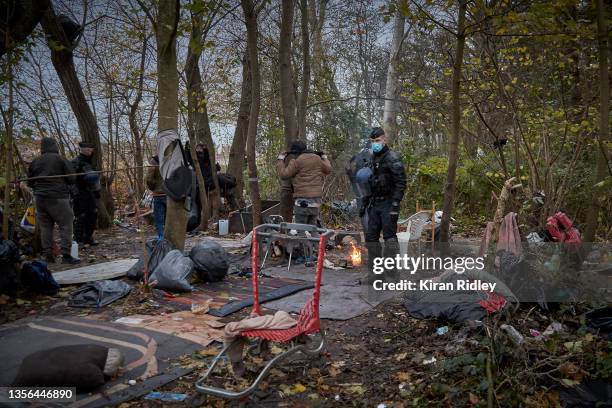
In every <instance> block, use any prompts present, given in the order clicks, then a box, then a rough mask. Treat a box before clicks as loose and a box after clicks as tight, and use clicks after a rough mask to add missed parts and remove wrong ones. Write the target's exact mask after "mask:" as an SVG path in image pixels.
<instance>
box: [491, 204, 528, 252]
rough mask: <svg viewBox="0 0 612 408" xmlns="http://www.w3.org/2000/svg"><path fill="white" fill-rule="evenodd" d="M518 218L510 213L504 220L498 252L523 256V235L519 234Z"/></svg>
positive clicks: (500, 230) (499, 237)
mask: <svg viewBox="0 0 612 408" xmlns="http://www.w3.org/2000/svg"><path fill="white" fill-rule="evenodd" d="M516 217H517V215H516V213H514V212H509V213H508V214H506V216H505V217H504V219H503V220H502V222H501V225H500V227H499V236H498V240H497V248H496V249H497V251H496V252H499V251H509V252H512V253H513V254H515V255H521V254H522V253H523V247H522V246H521V233H520V232H519V228H518V224H517V222H516Z"/></svg>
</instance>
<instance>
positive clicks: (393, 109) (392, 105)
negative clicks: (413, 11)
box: [383, 10, 405, 145]
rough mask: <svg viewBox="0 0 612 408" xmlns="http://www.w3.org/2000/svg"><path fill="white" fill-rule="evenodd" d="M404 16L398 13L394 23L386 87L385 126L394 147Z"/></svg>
mask: <svg viewBox="0 0 612 408" xmlns="http://www.w3.org/2000/svg"><path fill="white" fill-rule="evenodd" d="M404 22H405V19H404V15H403V14H402V12H401V11H399V10H398V11H397V13H396V14H395V19H394V23H393V38H392V39H391V55H390V56H389V66H388V68H387V84H386V86H385V108H384V111H383V126H384V129H385V135H386V136H387V139H388V141H389V144H391V145H393V144H394V143H395V141H396V140H397V112H398V110H399V109H398V108H399V103H398V101H397V98H398V97H399V75H398V64H399V60H400V52H401V50H402V42H403V40H404V25H405V24H404Z"/></svg>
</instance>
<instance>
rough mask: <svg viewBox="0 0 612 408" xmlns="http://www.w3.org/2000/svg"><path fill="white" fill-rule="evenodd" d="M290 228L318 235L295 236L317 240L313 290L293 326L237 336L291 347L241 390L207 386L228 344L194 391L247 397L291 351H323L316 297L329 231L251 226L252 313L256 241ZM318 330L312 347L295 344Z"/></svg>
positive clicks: (257, 309) (255, 310)
mask: <svg viewBox="0 0 612 408" xmlns="http://www.w3.org/2000/svg"><path fill="white" fill-rule="evenodd" d="M291 230H296V231H300V232H306V231H308V232H310V233H318V234H319V237H313V236H310V237H307V236H303V237H300V238H299V239H302V240H305V241H310V242H318V243H319V253H318V258H317V266H316V272H315V286H314V290H313V294H312V297H311V298H310V300H309V301H308V302H306V304H305V305H304V307H303V308H302V310H301V311H300V315H299V317H298V322H297V325H296V326H294V327H292V328H290V329H285V330H268V329H265V330H249V331H244V332H242V333H240V336H243V337H251V338H257V339H260V340H261V341H278V342H282V343H289V342H290V343H291V347H290V348H289V350H287V351H285V352H283V353H281V354H278V355H277V356H275V357H274V358H272V359H271V360H270V361H269V362H268V363H267V364H266V366H265V367H264V368H263V369H262V370H261V372H260V373H259V375H258V376H257V378H256V379H255V380H254V381H253V383H252V384H251V385H250V386H249V387H247V388H245V389H244V390H241V391H229V390H226V389H224V388H218V387H213V386H211V385H207V384H206V381H207V380H208V378H209V377H210V375H211V374H212V372H213V371H214V369H215V367H216V365H217V364H218V363H219V361H220V360H221V359H222V358H223V356H224V355H225V354H226V353H227V349H228V347H229V346H226V347H224V348H223V349H222V350H221V351H220V352H219V354H218V355H217V356H216V357H215V358H214V359H213V361H212V363H211V365H210V366H209V367H208V370H207V371H206V373H205V374H204V375H203V376H202V377H200V378H199V379H198V380H197V381H196V383H195V387H196V390H197V391H198V392H200V393H202V394H207V395H213V396H216V397H221V398H227V399H240V398H244V397H247V396H248V395H250V394H251V393H253V392H254V391H255V390H256V389H257V387H258V386H259V384H260V383H261V381H262V380H263V379H264V378H265V377H266V375H267V374H268V372H269V371H270V370H271V369H272V368H273V367H274V366H275V365H276V364H277V363H278V362H279V361H281V360H283V359H284V358H286V357H288V356H290V355H292V354H295V353H297V352H301V353H304V354H305V355H307V356H316V355H319V353H320V352H321V351H322V350H323V348H324V346H325V336H324V334H323V331H322V330H321V322H320V319H319V299H320V295H321V278H322V275H323V260H324V259H325V242H326V240H327V239H328V238H329V237H330V236H331V235H332V233H333V231H331V230H328V229H324V228H317V227H316V226H313V225H306V224H293V223H281V224H262V225H258V226H257V227H255V228H253V237H252V254H251V268H252V269H253V273H252V282H253V311H252V313H253V314H256V315H259V316H261V305H260V303H259V284H258V269H259V268H258V264H259V255H258V249H259V240H260V239H262V238H267V239H268V242H269V241H270V240H272V239H279V240H282V239H283V236H286V235H287V233H288V232H289V231H291ZM291 239H292V240H295V239H296V237H295V236H291ZM316 333H319V334H320V336H321V341H320V342H319V343H318V344H317V345H316V346H315V347H308V345H307V344H300V343H298V340H299V337H301V336H304V335H309V334H316Z"/></svg>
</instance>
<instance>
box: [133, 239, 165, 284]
mask: <svg viewBox="0 0 612 408" xmlns="http://www.w3.org/2000/svg"><path fill="white" fill-rule="evenodd" d="M145 248H146V251H147V254H148V267H147V272H148V274H149V277H150V276H151V275H152V274H153V272H155V269H156V268H157V266H158V265H159V264H160V263H161V261H162V260H163V259H164V257H165V256H166V255H167V254H168V252H170V251H172V250H173V249H174V247H173V246H172V244H171V243H170V241H168V240H165V239H157V238H156V239H152V240H149V241H147V243H146V244H145ZM144 270H145V268H144V254H143V255H141V256H140V258H138V262H136V264H134V266H132V267H131V268H130V270H129V271H128V272H127V276H128V278H130V279H133V280H142V279H143V277H144Z"/></svg>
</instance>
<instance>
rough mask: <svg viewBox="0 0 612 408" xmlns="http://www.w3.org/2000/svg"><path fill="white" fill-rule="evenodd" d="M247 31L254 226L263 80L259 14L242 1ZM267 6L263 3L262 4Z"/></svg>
mask: <svg viewBox="0 0 612 408" xmlns="http://www.w3.org/2000/svg"><path fill="white" fill-rule="evenodd" d="M241 4H242V10H243V12H244V18H245V24H246V30H247V49H248V53H249V62H250V64H251V84H252V91H251V97H252V98H251V110H250V113H249V126H248V132H247V164H248V166H249V192H250V194H251V202H252V211H253V225H259V224H261V222H262V220H261V196H260V194H259V181H258V180H257V161H256V157H255V149H256V141H257V124H258V122H259V108H260V104H261V78H260V72H259V57H258V51H257V15H258V14H259V13H258V11H259V10H257V9H255V6H254V4H253V1H252V0H241ZM263 4H265V3H264V2H262V3H261V4H260V6H261V5H263Z"/></svg>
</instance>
